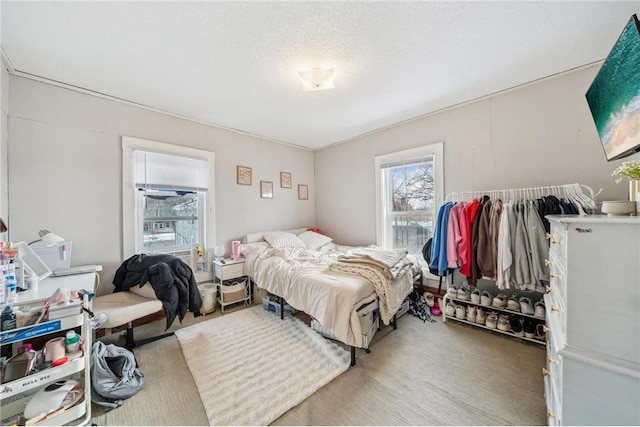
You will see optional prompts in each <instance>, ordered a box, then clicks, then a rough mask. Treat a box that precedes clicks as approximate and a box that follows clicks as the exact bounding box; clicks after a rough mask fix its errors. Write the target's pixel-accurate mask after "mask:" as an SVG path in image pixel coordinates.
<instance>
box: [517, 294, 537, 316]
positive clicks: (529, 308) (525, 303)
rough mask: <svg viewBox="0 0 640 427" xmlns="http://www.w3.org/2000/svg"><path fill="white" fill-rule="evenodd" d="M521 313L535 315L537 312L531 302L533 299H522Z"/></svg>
mask: <svg viewBox="0 0 640 427" xmlns="http://www.w3.org/2000/svg"><path fill="white" fill-rule="evenodd" d="M520 311H521V312H522V314H534V313H535V310H534V308H533V303H532V302H531V298H528V297H522V298H520Z"/></svg>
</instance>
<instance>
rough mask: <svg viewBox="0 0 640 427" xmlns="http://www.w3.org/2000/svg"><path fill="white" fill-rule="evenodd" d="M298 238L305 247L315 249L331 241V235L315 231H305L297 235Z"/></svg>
mask: <svg viewBox="0 0 640 427" xmlns="http://www.w3.org/2000/svg"><path fill="white" fill-rule="evenodd" d="M298 239H300V240H302V241H303V242H304V244H305V245H306V247H308V248H309V249H313V250H316V251H317V250H318V249H320V248H321V247H323V246H324V245H326V244H327V243H330V242H331V241H333V239H332V238H331V237H329V236H325V235H324V234H320V233H316V232H315V231H305V232H304V233H302V234H300V235H299V236H298Z"/></svg>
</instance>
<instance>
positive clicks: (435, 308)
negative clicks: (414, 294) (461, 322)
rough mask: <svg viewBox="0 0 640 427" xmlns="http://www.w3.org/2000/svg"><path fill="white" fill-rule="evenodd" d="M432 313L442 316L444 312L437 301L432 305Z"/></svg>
mask: <svg viewBox="0 0 640 427" xmlns="http://www.w3.org/2000/svg"><path fill="white" fill-rule="evenodd" d="M431 314H433V315H434V316H440V315H441V314H442V311H440V306H439V305H438V303H437V302H436V303H434V304H433V307H431Z"/></svg>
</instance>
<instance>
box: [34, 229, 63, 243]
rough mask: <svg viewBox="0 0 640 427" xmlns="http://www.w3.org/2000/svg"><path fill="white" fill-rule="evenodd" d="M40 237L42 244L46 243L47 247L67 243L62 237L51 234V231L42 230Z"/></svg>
mask: <svg viewBox="0 0 640 427" xmlns="http://www.w3.org/2000/svg"><path fill="white" fill-rule="evenodd" d="M38 235H39V236H40V238H41V239H42V243H44V245H45V246H53V245H55V244H56V243H62V242H64V241H65V240H64V239H63V238H62V237H60V236H58V235H57V234H54V233H52V232H50V231H49V230H40V232H39V233H38Z"/></svg>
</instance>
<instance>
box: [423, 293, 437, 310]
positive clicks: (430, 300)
mask: <svg viewBox="0 0 640 427" xmlns="http://www.w3.org/2000/svg"><path fill="white" fill-rule="evenodd" d="M424 300H425V301H426V302H427V306H429V307H433V304H434V303H435V297H434V296H433V294H432V293H431V292H425V293H424Z"/></svg>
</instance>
